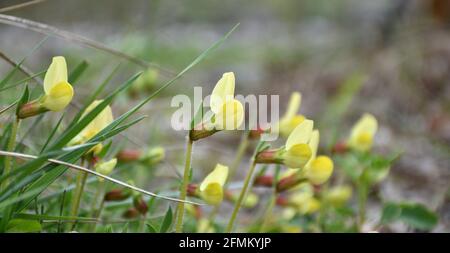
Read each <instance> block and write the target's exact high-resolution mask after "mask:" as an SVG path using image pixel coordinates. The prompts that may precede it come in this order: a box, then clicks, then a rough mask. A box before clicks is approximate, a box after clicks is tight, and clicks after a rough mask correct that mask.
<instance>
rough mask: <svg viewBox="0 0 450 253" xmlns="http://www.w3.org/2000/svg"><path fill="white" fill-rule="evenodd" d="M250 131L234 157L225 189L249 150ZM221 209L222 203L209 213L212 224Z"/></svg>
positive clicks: (245, 134)
mask: <svg viewBox="0 0 450 253" xmlns="http://www.w3.org/2000/svg"><path fill="white" fill-rule="evenodd" d="M249 133H250V132H245V133H244V135H243V136H242V139H241V142H240V143H239V146H238V149H237V151H236V156H235V157H234V160H233V163H232V164H231V169H230V173H229V174H228V178H227V181H226V182H225V185H224V186H223V188H224V189H226V187H225V186H226V185H227V183H228V182H229V181H230V179H231V178H233V177H234V174H235V173H236V170H237V168H238V167H239V164H241V161H242V157H243V156H244V154H245V151H246V150H247V147H248V143H249V136H250V134H249ZM219 210H220V205H215V206H214V208H213V210H212V211H211V213H210V214H209V221H210V222H211V224H213V223H214V220H215V218H216V216H217V213H218V212H219Z"/></svg>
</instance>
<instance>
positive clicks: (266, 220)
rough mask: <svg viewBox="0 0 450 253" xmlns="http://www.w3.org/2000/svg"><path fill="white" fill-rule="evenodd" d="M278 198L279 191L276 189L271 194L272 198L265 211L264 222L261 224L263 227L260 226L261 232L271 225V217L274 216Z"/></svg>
mask: <svg viewBox="0 0 450 253" xmlns="http://www.w3.org/2000/svg"><path fill="white" fill-rule="evenodd" d="M276 199H277V192H276V189H275V190H274V191H272V194H271V195H270V199H269V201H268V204H267V208H266V211H265V212H264V216H263V219H262V224H261V227H260V228H259V232H260V233H264V232H265V231H266V228H267V226H268V225H269V222H270V217H271V216H272V213H273V208H274V207H275V201H276Z"/></svg>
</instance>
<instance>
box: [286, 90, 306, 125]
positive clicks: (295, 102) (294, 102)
mask: <svg viewBox="0 0 450 253" xmlns="http://www.w3.org/2000/svg"><path fill="white" fill-rule="evenodd" d="M301 102H302V94H300V92H294V93H292V95H291V97H290V99H289V105H288V108H287V111H286V113H285V114H284V116H283V118H286V119H291V118H293V117H294V116H295V114H297V112H298V110H299V109H300V104H301Z"/></svg>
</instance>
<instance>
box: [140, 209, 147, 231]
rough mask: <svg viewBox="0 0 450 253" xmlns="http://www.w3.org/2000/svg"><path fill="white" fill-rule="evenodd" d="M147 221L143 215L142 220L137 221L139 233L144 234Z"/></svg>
mask: <svg viewBox="0 0 450 253" xmlns="http://www.w3.org/2000/svg"><path fill="white" fill-rule="evenodd" d="M146 221H147V214H143V215H142V218H141V219H140V220H139V230H138V231H139V233H144V229H145V222H146Z"/></svg>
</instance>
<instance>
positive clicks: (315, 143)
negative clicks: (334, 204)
mask: <svg viewBox="0 0 450 253" xmlns="http://www.w3.org/2000/svg"><path fill="white" fill-rule="evenodd" d="M319 140H320V134H319V130H317V129H316V130H314V131H313V132H312V134H311V139H310V140H309V143H308V145H309V147H310V148H311V158H310V159H309V161H308V163H307V164H306V165H305V167H309V166H311V163H312V161H313V160H314V159H316V156H317V149H318V148H319Z"/></svg>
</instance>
